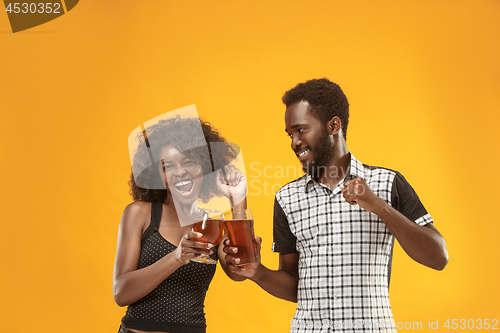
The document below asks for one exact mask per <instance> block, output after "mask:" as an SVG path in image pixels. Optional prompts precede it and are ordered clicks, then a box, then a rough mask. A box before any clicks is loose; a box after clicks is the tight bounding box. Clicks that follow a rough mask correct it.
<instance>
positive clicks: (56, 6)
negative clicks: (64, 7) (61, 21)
mask: <svg viewBox="0 0 500 333" xmlns="http://www.w3.org/2000/svg"><path fill="white" fill-rule="evenodd" d="M5 10H6V11H7V12H9V13H15V14H18V13H23V14H27V13H31V14H35V13H40V14H61V4H60V3H42V2H40V3H26V2H23V3H17V2H16V3H9V5H8V6H7V8H6V9H5Z"/></svg>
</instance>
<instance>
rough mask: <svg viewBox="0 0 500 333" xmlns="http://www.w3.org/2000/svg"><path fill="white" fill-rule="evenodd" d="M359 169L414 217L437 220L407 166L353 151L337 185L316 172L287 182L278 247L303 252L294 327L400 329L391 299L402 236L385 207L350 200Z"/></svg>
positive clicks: (279, 207)
mask: <svg viewBox="0 0 500 333" xmlns="http://www.w3.org/2000/svg"><path fill="white" fill-rule="evenodd" d="M357 177H360V178H363V179H364V180H365V181H366V183H367V184H368V186H369V187H370V188H371V190H372V191H373V192H374V193H375V194H376V195H378V196H379V197H380V198H382V199H383V200H385V201H386V202H387V203H388V204H390V205H391V206H392V207H394V208H395V209H397V210H398V211H399V212H401V213H402V214H403V215H404V216H406V217H407V218H409V219H410V220H411V221H414V222H415V223H417V224H419V225H425V224H427V223H431V222H432V218H431V216H430V215H429V214H428V213H427V211H426V210H425V208H424V206H423V205H422V203H421V202H420V200H419V198H418V196H417V194H416V193H415V191H414V190H413V188H412V187H411V186H410V185H409V184H408V182H407V181H406V180H405V179H404V177H403V176H402V175H401V174H400V173H398V172H396V171H393V170H389V169H385V168H380V167H372V166H368V165H364V164H362V163H361V162H359V161H358V160H357V159H356V158H355V157H354V156H353V155H352V154H351V163H350V167H349V169H348V172H347V175H346V177H345V178H344V180H342V181H341V182H340V183H339V184H338V185H337V186H336V187H335V188H334V189H333V190H332V189H330V188H329V187H327V186H326V185H324V184H321V183H318V182H316V181H315V180H313V179H312V178H311V177H310V176H309V175H305V176H302V177H301V178H298V179H296V180H295V181H292V182H290V183H288V184H287V185H285V186H283V187H282V188H281V189H280V190H279V191H278V192H277V193H276V200H275V208H274V243H273V251H274V252H279V253H293V252H298V253H299V263H298V266H299V267H298V269H299V283H298V291H297V292H298V295H297V310H296V312H295V316H294V318H293V321H292V325H291V332H292V333H299V332H300V333H308V332H333V331H342V332H396V329H395V322H394V318H393V316H392V311H391V304H390V302H389V280H390V269H391V262H392V249H393V245H394V236H393V235H392V233H391V232H390V231H389V229H388V228H387V227H386V225H385V224H384V222H382V220H380V219H379V218H378V216H377V215H375V214H373V213H370V212H368V211H365V210H363V209H362V208H360V207H359V206H358V205H350V204H349V203H347V202H346V201H345V199H344V197H343V195H342V191H341V189H342V187H343V184H344V182H346V181H348V180H350V179H354V178H357Z"/></svg>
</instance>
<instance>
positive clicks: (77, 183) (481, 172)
mask: <svg viewBox="0 0 500 333" xmlns="http://www.w3.org/2000/svg"><path fill="white" fill-rule="evenodd" d="M499 22H500V2H498V1H497V0H463V1H457V0H453V1H451V0H449V1H434V0H432V1H431V0H425V1H422V0H419V1H405V2H404V3H402V2H401V1H372V0H356V1H333V0H326V1H305V0H301V1H296V0H286V1H285V0H282V1H249V0H245V1H235V0H232V1H212V0H210V1H206V0H189V1H171V0H157V1H146V0H127V1H123V0H121V1H117V0H106V1H101V0H85V1H83V0H82V1H80V3H79V4H78V5H77V6H76V7H75V8H74V9H73V10H72V11H71V12H69V13H68V14H66V15H64V16H62V17H60V18H57V19H55V20H54V21H51V22H48V23H46V24H44V25H41V26H38V27H36V28H33V29H30V30H27V31H25V32H19V33H16V34H13V33H12V32H11V30H10V26H9V22H8V19H7V15H6V13H5V12H3V11H2V12H0V62H1V63H0V78H1V79H0V103H1V104H0V124H1V126H2V129H1V130H0V142H1V143H0V156H1V163H0V177H1V178H0V179H1V185H2V186H1V191H0V196H1V201H0V202H1V216H2V217H1V221H2V222H1V226H2V230H1V231H0V267H2V269H1V271H2V274H1V275H0V318H1V319H0V332H8V333H17V332H34V331H36V332H51V333H56V332H64V333H67V332H72V333H73V332H74V333H78V332H82V333H83V332H103V333H104V332H116V331H117V329H118V325H119V322H120V319H121V317H122V315H123V313H124V310H125V309H124V308H119V307H118V306H117V305H116V304H115V303H114V301H113V297H112V269H113V261H114V256H115V251H116V237H117V228H118V223H119V220H120V216H121V213H122V211H123V209H124V207H125V206H126V205H127V204H128V203H129V202H130V201H131V198H130V196H129V195H128V187H127V181H128V177H129V174H130V161H129V156H128V147H127V138H128V135H129V133H130V132H131V131H132V130H133V129H134V128H136V127H137V126H139V125H140V124H141V123H143V122H144V121H146V120H149V119H151V118H153V117H155V116H158V115H160V114H162V113H165V112H167V111H170V110H173V109H176V108H179V107H182V106H186V105H190V104H196V107H197V109H198V112H199V114H200V115H201V116H202V117H204V118H205V119H207V120H209V121H210V122H212V123H213V124H214V125H215V126H216V127H217V128H218V129H219V130H220V131H221V132H222V133H223V134H224V135H225V136H226V137H227V138H228V139H230V140H231V141H233V142H236V143H238V144H239V145H240V146H241V148H242V151H243V153H244V158H245V163H246V168H247V176H248V180H249V184H250V188H249V192H250V197H249V203H250V207H251V208H252V209H253V211H254V215H255V225H256V233H257V234H258V235H260V236H261V237H262V238H263V239H264V243H263V247H264V249H263V252H262V256H263V263H264V264H265V265H267V266H268V267H271V268H277V263H278V255H277V254H273V253H272V252H271V248H270V247H271V242H272V207H273V200H274V198H273V191H276V190H277V189H278V187H279V185H284V184H285V183H287V182H288V181H290V180H292V179H293V178H294V174H293V172H292V171H291V170H292V169H291V168H290V169H288V170H289V172H288V173H287V172H286V171H287V169H286V167H289V166H293V167H295V168H298V166H299V164H298V162H297V161H296V158H295V156H294V154H293V153H292V152H291V150H290V148H289V144H290V142H289V139H288V138H287V137H286V135H285V133H284V121H283V115H284V107H283V105H282V104H281V96H282V94H283V92H284V91H286V90H287V89H289V88H291V87H292V86H294V85H295V84H297V83H298V82H302V81H305V80H307V79H311V78H320V77H328V78H329V79H331V80H333V81H335V82H337V83H339V84H340V85H341V87H342V88H343V89H344V91H345V93H346V95H347V96H348V98H349V101H350V104H351V119H350V126H349V133H348V142H347V143H348V146H349V148H350V150H351V151H352V152H353V153H354V154H355V156H356V157H357V158H358V159H360V160H361V161H363V162H364V163H367V164H371V165H380V166H385V167H388V168H392V169H396V170H398V171H400V172H401V173H403V175H405V177H406V178H407V179H408V180H409V182H410V183H411V184H412V185H413V187H414V188H415V189H416V190H417V193H418V194H419V196H420V197H421V199H422V201H423V202H424V204H425V205H426V208H427V209H428V210H429V212H430V213H431V214H432V216H433V217H434V220H435V225H436V227H437V228H438V229H439V230H440V231H441V232H442V234H443V235H444V236H445V238H446V241H447V245H448V250H449V253H450V262H449V264H448V267H446V269H445V270H444V271H442V272H436V271H433V270H431V269H428V268H425V267H423V266H421V265H419V264H417V263H415V262H413V261H412V260H411V259H409V258H408V257H407V255H406V254H405V253H404V252H403V251H402V250H401V248H400V247H399V245H397V246H396V249H395V258H394V263H393V277H392V282H391V289H390V297H391V302H392V308H393V312H394V315H395V319H396V322H397V323H402V324H406V327H407V328H408V327H409V326H408V324H407V323H414V322H415V323H417V322H421V323H422V329H421V330H422V331H425V330H427V328H428V324H429V320H431V321H432V322H435V321H436V320H438V321H439V327H440V330H447V329H446V328H444V327H443V325H444V323H445V321H446V320H447V319H453V318H455V319H474V320H479V319H482V320H484V319H490V321H491V319H495V318H496V319H497V320H498V319H500V311H499V305H498V298H499V296H500V293H499V287H498V274H499V272H500V270H499V268H498V254H499V250H498V247H497V245H496V242H497V240H498V235H499V232H500V227H499V222H500V221H499V213H498V210H497V209H496V206H497V205H498V200H499V199H500V196H499V195H498V192H497V190H498V188H499V187H500V177H499V175H498V165H497V163H499V162H500V161H499V155H498V152H499V135H498V129H497V127H498V124H499V120H500V117H499V108H500V94H499V92H500V89H499V88H500V62H499V61H498V60H499V59H500V43H499V40H500V39H499V37H500V24H499ZM281 167H283V168H285V169H284V170H285V172H284V173H280V170H281ZM294 310H295V304H293V303H288V302H285V301H282V300H279V299H276V298H273V297H272V296H270V295H268V294H266V293H265V292H264V291H263V290H261V289H260V288H259V287H258V286H256V285H255V284H254V283H252V282H248V281H247V282H242V283H236V282H232V281H230V280H229V279H228V278H227V277H226V276H225V275H224V274H223V273H222V270H220V268H219V269H218V271H217V274H216V277H215V278H214V281H213V283H212V285H211V287H210V290H209V292H208V296H207V300H206V313H207V321H208V332H209V333H215V332H222V331H225V332H242V333H245V332H273V333H274V332H277V333H282V332H288V330H289V326H290V319H291V318H292V316H293V313H294ZM476 326H477V325H476ZM400 327H401V325H400ZM496 327H497V328H498V327H500V324H498V325H497V326H496ZM404 330H405V329H404V328H403V330H402V331H404ZM459 330H460V329H459Z"/></svg>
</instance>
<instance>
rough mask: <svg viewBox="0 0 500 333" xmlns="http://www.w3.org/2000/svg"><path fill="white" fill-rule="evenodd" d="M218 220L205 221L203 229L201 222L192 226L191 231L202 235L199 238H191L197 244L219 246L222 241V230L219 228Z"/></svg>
mask: <svg viewBox="0 0 500 333" xmlns="http://www.w3.org/2000/svg"><path fill="white" fill-rule="evenodd" d="M220 222H221V221H220V220H212V219H207V220H206V221H205V228H203V221H199V222H196V223H195V224H193V231H195V232H199V233H202V234H203V236H201V237H200V238H193V240H195V241H197V242H203V243H211V244H213V245H214V246H215V245H217V244H219V242H220V241H221V239H222V233H223V231H224V228H223V227H221V225H220V224H221V223H220Z"/></svg>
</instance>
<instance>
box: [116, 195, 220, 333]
mask: <svg viewBox="0 0 500 333" xmlns="http://www.w3.org/2000/svg"><path fill="white" fill-rule="evenodd" d="M161 213H162V204H161V203H152V204H151V223H150V225H149V226H148V228H147V229H146V231H145V232H144V234H143V236H142V240H141V241H142V248H141V255H140V259H139V267H138V268H139V269H141V268H144V267H147V266H149V265H151V264H153V263H155V262H156V261H158V260H159V259H160V258H162V257H164V256H165V255H167V254H168V253H170V252H172V251H174V250H175V249H176V246H175V245H173V244H171V243H170V242H169V241H167V240H166V239H165V238H163V237H162V236H161V234H160V233H159V232H158V228H159V225H160V220H161ZM217 248H218V246H216V247H214V248H213V251H214V253H213V254H211V255H210V257H212V259H214V260H217V259H218V258H217ZM216 266H217V265H209V264H200V263H195V262H192V261H190V262H189V263H188V264H186V265H184V266H181V267H180V268H179V269H177V270H176V271H175V272H174V273H172V274H171V275H170V276H169V277H167V278H166V279H165V280H164V281H163V282H162V283H160V284H159V285H158V286H157V287H156V288H155V289H154V290H153V291H152V292H150V293H149V294H148V295H146V296H145V297H144V298H142V299H140V300H139V301H137V302H135V303H133V304H130V305H129V306H128V309H127V312H126V314H125V316H124V317H123V319H122V322H123V324H124V325H125V327H127V328H130V329H134V328H135V329H138V330H143V331H160V332H178V333H183V332H189V333H198V332H200V333H201V332H203V333H204V332H206V322H205V313H204V311H203V308H204V307H205V305H204V302H205V295H206V293H207V290H208V286H209V284H210V282H211V281H212V278H213V276H214V274H215V269H216Z"/></svg>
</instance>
